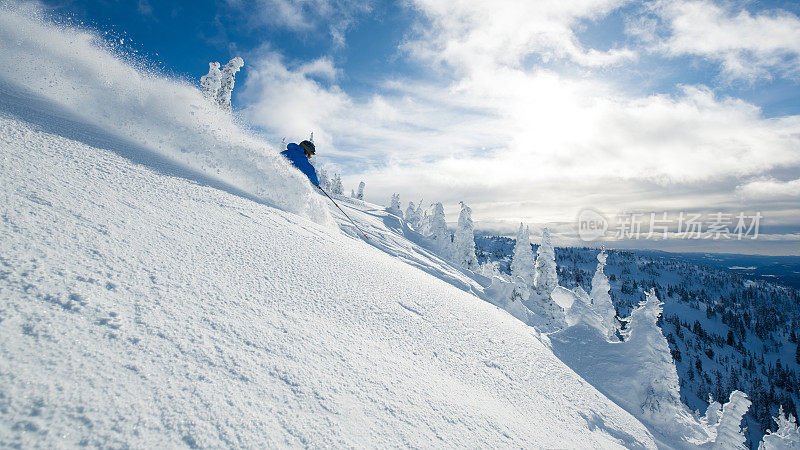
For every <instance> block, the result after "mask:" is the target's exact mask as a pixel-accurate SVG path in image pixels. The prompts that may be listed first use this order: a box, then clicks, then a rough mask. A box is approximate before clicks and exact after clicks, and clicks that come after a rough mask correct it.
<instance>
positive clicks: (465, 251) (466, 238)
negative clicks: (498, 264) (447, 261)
mask: <svg viewBox="0 0 800 450" xmlns="http://www.w3.org/2000/svg"><path fill="white" fill-rule="evenodd" d="M453 261H455V262H456V264H458V265H460V266H461V267H463V268H465V269H469V270H472V271H477V270H478V258H477V257H476V256H475V226H474V225H473V223H472V208H470V207H469V206H467V205H466V204H465V203H464V202H461V213H460V214H459V215H458V228H456V232H455V235H454V236H453Z"/></svg>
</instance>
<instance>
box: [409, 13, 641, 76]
mask: <svg viewBox="0 0 800 450" xmlns="http://www.w3.org/2000/svg"><path fill="white" fill-rule="evenodd" d="M625 3H626V0H600V1H594V0H578V1H559V0H549V1H536V2H531V1H518V0H497V1H492V2H479V1H472V0H414V1H413V5H414V6H415V7H416V8H417V10H418V11H419V12H420V13H421V14H422V15H423V16H424V17H425V18H426V20H427V21H428V23H425V24H424V25H421V26H419V27H418V28H417V33H418V35H419V36H418V38H416V39H412V40H410V41H409V42H407V43H406V44H405V46H404V48H405V50H407V51H408V52H409V53H411V54H412V55H414V56H416V57H418V58H420V59H425V60H432V61H436V62H439V63H446V64H448V65H449V66H451V67H456V68H464V69H467V70H470V69H474V68H478V67H485V66H487V65H488V66H491V67H494V66H497V65H502V66H514V67H516V66H519V65H520V64H522V63H523V61H524V60H525V58H526V57H528V56H531V55H534V56H538V57H539V58H542V59H543V60H551V59H568V60H571V61H573V62H576V63H578V64H580V65H583V66H607V65H613V64H618V63H621V62H624V61H629V60H631V59H633V58H635V56H636V54H635V52H633V51H632V50H630V49H627V48H618V49H612V50H609V51H599V50H597V49H591V48H589V49H587V48H585V46H584V45H583V44H582V43H581V42H580V41H579V39H578V38H577V36H576V34H575V28H576V27H577V26H578V25H580V24H581V22H582V21H590V20H595V19H599V18H602V17H604V16H605V15H607V14H608V13H609V12H611V11H613V10H615V9H617V8H618V7H620V6H622V5H623V4H625Z"/></svg>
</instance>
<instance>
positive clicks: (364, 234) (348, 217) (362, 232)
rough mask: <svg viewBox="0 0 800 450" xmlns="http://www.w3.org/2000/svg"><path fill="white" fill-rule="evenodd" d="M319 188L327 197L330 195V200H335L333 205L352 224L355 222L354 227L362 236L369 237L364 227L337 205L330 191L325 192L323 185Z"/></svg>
mask: <svg viewBox="0 0 800 450" xmlns="http://www.w3.org/2000/svg"><path fill="white" fill-rule="evenodd" d="M317 189H319V190H320V191H322V193H323V194H325V196H326V197H328V199H330V201H332V202H333V206H335V207H337V208H339V211H341V212H342V214H344V216H345V217H347V220H349V221H350V223H352V224H353V226H354V227H356V229H357V230H358V231H359V233H361V235H362V236H361V237H363V238H364V239H366V238H367V233H364V230H362V229H361V228H360V227H359V226H358V225H356V223H355V222H353V219H351V218H350V216H348V215H347V213H346V212H344V210H343V209H342V208H341V207H339V205H337V204H336V200H334V199H333V198H331V196H330V195H328V193H327V192H325V189H322V187H321V186H317Z"/></svg>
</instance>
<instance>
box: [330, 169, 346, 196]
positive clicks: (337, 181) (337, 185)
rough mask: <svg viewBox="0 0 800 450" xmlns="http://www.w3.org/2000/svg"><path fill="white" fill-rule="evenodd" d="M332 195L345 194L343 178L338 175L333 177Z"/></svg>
mask: <svg viewBox="0 0 800 450" xmlns="http://www.w3.org/2000/svg"><path fill="white" fill-rule="evenodd" d="M331 193H332V194H338V195H342V194H344V186H342V177H341V176H339V174H338V173H337V174H336V175H334V176H333V182H332V183H331Z"/></svg>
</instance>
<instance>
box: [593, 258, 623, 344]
mask: <svg viewBox="0 0 800 450" xmlns="http://www.w3.org/2000/svg"><path fill="white" fill-rule="evenodd" d="M606 258H608V255H607V254H606V252H605V251H601V252H600V253H599V254H598V255H597V270H596V271H595V272H594V278H592V293H591V298H592V308H593V309H594V310H595V312H597V314H599V315H600V317H602V318H603V326H605V328H606V330H607V332H608V333H607V334H608V340H610V341H618V340H619V339H618V338H617V329H618V325H617V324H618V323H619V322H618V321H617V310H616V309H614V304H613V303H612V302H611V294H609V291H610V290H611V285H610V284H609V282H608V277H607V276H606V274H605V272H604V271H603V269H604V268H605V266H606Z"/></svg>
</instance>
